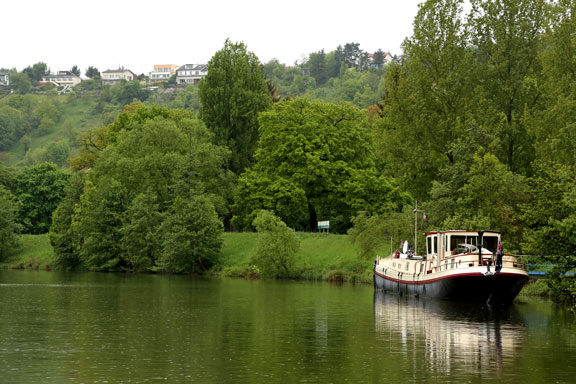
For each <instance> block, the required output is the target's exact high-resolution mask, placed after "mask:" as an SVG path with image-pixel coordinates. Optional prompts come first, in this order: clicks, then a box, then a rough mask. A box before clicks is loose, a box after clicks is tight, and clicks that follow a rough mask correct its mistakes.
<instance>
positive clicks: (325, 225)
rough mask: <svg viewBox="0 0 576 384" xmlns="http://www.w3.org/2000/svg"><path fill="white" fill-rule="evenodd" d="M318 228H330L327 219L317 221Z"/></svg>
mask: <svg viewBox="0 0 576 384" xmlns="http://www.w3.org/2000/svg"><path fill="white" fill-rule="evenodd" d="M318 229H330V222H329V221H319V222H318Z"/></svg>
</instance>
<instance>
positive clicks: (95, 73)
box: [85, 66, 100, 79]
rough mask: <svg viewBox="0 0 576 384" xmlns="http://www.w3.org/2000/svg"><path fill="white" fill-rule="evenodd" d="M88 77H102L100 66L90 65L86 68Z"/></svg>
mask: <svg viewBox="0 0 576 384" xmlns="http://www.w3.org/2000/svg"><path fill="white" fill-rule="evenodd" d="M85 75H86V77H89V78H91V79H94V78H99V77H100V71H99V70H98V68H96V67H93V66H89V67H88V68H87V69H86V73H85Z"/></svg>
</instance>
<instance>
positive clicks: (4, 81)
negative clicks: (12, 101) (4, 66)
mask: <svg viewBox="0 0 576 384" xmlns="http://www.w3.org/2000/svg"><path fill="white" fill-rule="evenodd" d="M0 85H10V72H0Z"/></svg>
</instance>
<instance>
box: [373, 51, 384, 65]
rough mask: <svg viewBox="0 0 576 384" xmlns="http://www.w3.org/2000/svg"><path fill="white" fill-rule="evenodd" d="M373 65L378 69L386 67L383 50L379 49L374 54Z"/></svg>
mask: <svg viewBox="0 0 576 384" xmlns="http://www.w3.org/2000/svg"><path fill="white" fill-rule="evenodd" d="M372 64H373V65H374V66H375V67H376V68H382V66H383V65H384V51H383V50H382V49H380V48H379V49H378V50H377V51H376V52H374V56H373V57H372Z"/></svg>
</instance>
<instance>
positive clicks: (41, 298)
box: [0, 271, 576, 384]
mask: <svg viewBox="0 0 576 384" xmlns="http://www.w3.org/2000/svg"><path fill="white" fill-rule="evenodd" d="M190 382H194V383H405V382H410V383H451V382H453V383H480V382H482V383H491V382H494V383H496V382H498V383H575V382H576V316H574V315H573V314H572V313H570V312H568V311H566V310H564V309H562V308H558V307H555V306H554V305H553V304H552V303H550V302H549V301H542V300H528V301H526V302H522V303H516V304H515V305H513V306H511V307H507V308H504V309H503V308H491V307H487V306H482V305H480V306H478V305H472V306H471V305H466V304H461V303H460V304H457V303H448V302H440V301H432V300H422V299H421V300H417V299H408V298H402V297H397V296H394V295H384V294H375V293H374V291H373V289H372V287H371V286H364V285H360V286H355V285H349V284H344V285H334V284H328V283H310V282H285V281H247V280H237V279H201V278H192V277H189V276H158V275H125V274H98V273H75V274H67V273H60V272H32V271H0V383H2V384H6V383H22V384H30V383H58V384H59V383H190Z"/></svg>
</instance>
